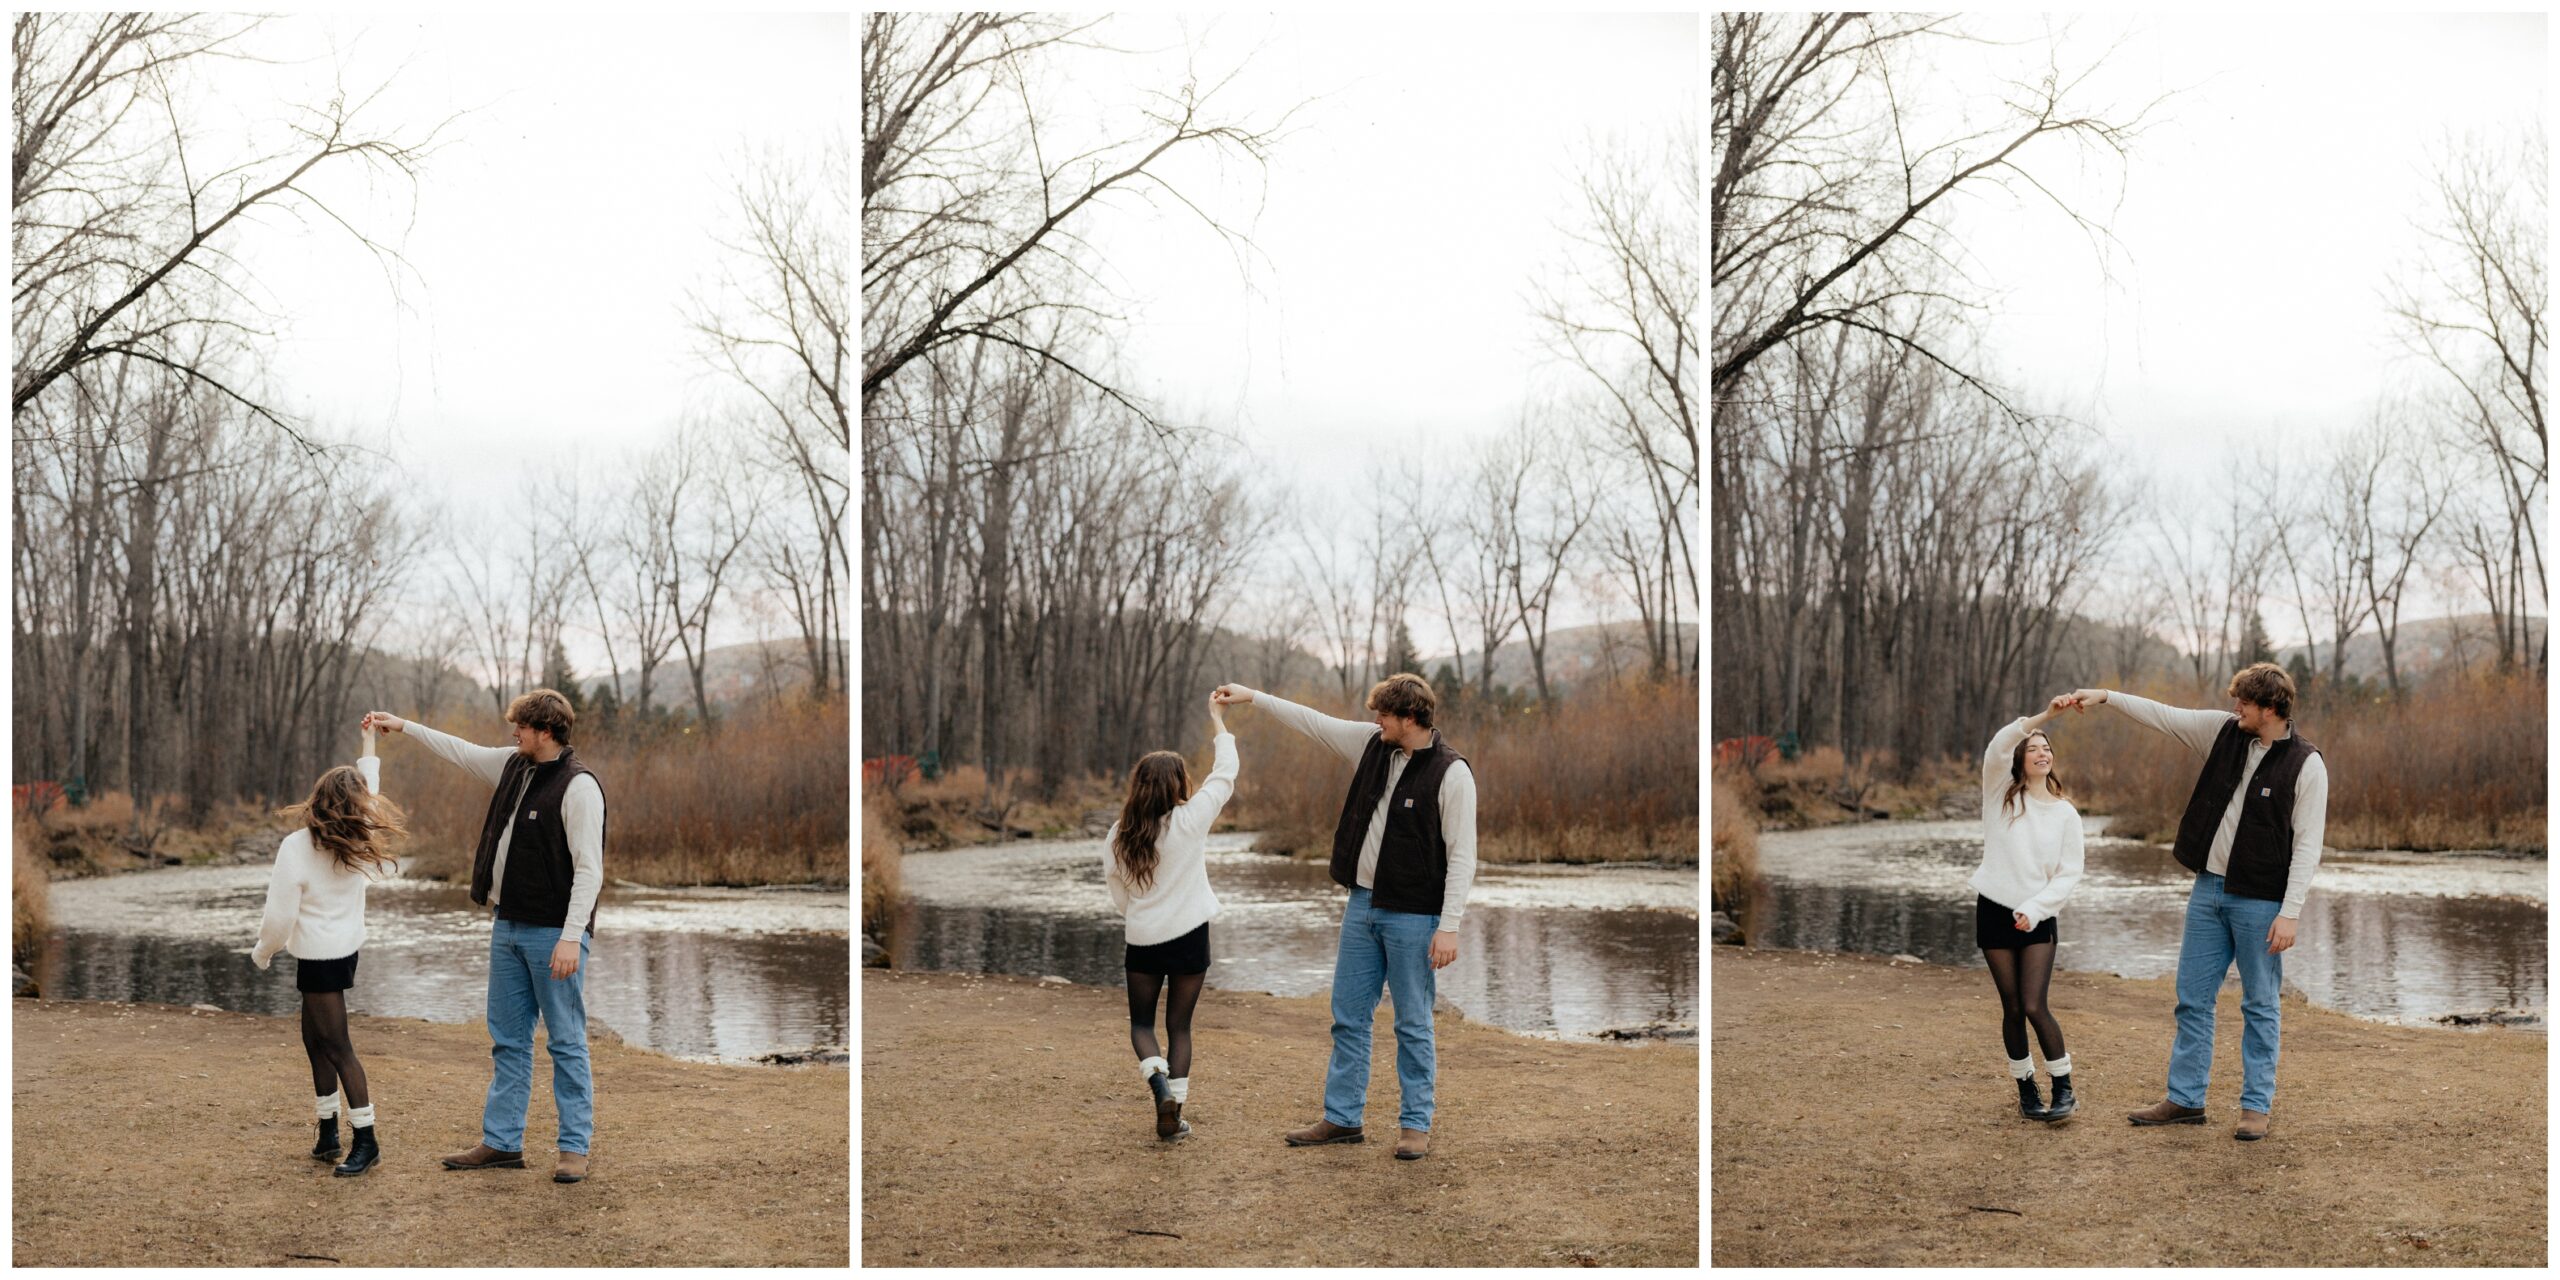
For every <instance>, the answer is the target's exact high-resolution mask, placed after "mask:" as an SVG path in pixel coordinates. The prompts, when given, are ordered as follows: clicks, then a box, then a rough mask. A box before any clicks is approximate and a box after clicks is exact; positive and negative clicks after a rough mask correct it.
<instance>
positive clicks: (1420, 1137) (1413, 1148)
mask: <svg viewBox="0 0 2560 1280" xmlns="http://www.w3.org/2000/svg"><path fill="white" fill-rule="evenodd" d="M1430 1154H1431V1131H1430V1130H1428V1129H1398V1130H1396V1159H1398V1160H1419V1159H1421V1158H1423V1157H1424V1156H1427V1155H1430Z"/></svg>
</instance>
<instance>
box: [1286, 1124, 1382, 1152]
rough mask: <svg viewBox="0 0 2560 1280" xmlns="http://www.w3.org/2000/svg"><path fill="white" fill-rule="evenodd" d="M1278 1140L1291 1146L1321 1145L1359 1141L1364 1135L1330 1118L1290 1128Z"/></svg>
mask: <svg viewBox="0 0 2560 1280" xmlns="http://www.w3.org/2000/svg"><path fill="white" fill-rule="evenodd" d="M1280 1140H1281V1141H1283V1142H1286V1143H1288V1144H1289V1145H1290V1146H1293V1147H1321V1146H1323V1145H1325V1144H1326V1143H1329V1142H1360V1141H1363V1140H1364V1137H1363V1135H1362V1134H1361V1132H1360V1131H1359V1130H1358V1129H1345V1128H1343V1127H1342V1126H1341V1125H1338V1124H1335V1123H1334V1122H1332V1121H1331V1120H1318V1121H1316V1122H1315V1123H1314V1124H1311V1125H1308V1126H1307V1127H1306V1128H1304V1129H1292V1130H1290V1131H1289V1132H1287V1133H1284V1134H1281V1135H1280Z"/></svg>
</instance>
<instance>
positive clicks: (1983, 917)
mask: <svg viewBox="0 0 2560 1280" xmlns="http://www.w3.org/2000/svg"><path fill="white" fill-rule="evenodd" d="M2015 914H2016V912H2014V911H2012V910H2011V909H2010V908H2008V907H2004V906H2001V905H2000V904H1999V903H1997V902H1993V901H1992V900H1991V899H1989V898H1986V897H1983V896H1982V895H1981V894H1978V893H1977V894H1975V895H1973V944H1974V945H1975V946H1977V947H1980V948H1982V949H1983V950H1985V951H2015V950H2017V949H2018V948H2020V947H2031V946H2034V945H2036V944H2037V943H2039V942H2058V941H2060V940H2061V936H2062V935H2061V931H2060V930H2058V929H2056V928H2054V921H2055V920H2056V919H2057V918H2058V917H2055V916H2046V917H2045V918H2044V919H2043V921H2041V922H2040V923H2038V924H2037V925H2036V927H2035V928H2033V929H2030V930H2028V931H2026V932H2024V933H2020V932H2018V922H2017V921H2015V920H2012V919H2010V918H2009V917H2010V916H2012V915H2015Z"/></svg>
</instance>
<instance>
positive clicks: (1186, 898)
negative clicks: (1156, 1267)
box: [1102, 701, 1236, 1140]
mask: <svg viewBox="0 0 2560 1280" xmlns="http://www.w3.org/2000/svg"><path fill="white" fill-rule="evenodd" d="M1209 724H1210V726H1211V727H1212V728H1213V729H1215V730H1216V733H1217V736H1216V738H1215V740H1214V741H1215V743H1216V750H1217V760H1216V763H1215V764H1214V765H1212V766H1211V768H1210V770H1209V776H1208V778H1207V779H1206V780H1205V781H1203V782H1202V783H1201V784H1200V790H1199V791H1198V792H1196V793H1194V792H1192V791H1191V770H1190V767H1189V766H1188V765H1186V764H1184V763H1183V760H1182V757H1181V756H1179V755H1176V754H1174V753H1173V752H1170V751H1150V752H1148V753H1147V754H1146V756H1145V757H1144V758H1142V759H1140V760H1139V761H1138V767H1136V768H1134V769H1131V770H1130V771H1129V795H1128V798H1127V799H1126V800H1124V801H1122V802H1121V805H1120V820H1119V821H1118V822H1115V823H1113V824H1111V833H1110V835H1109V836H1107V837H1106V838H1105V839H1104V841H1103V855H1102V856H1103V864H1104V865H1103V872H1102V882H1103V884H1104V886H1105V887H1106V888H1108V889H1109V890H1110V892H1111V905H1112V906H1115V907H1118V908H1119V909H1120V915H1121V918H1122V920H1123V921H1124V922H1125V924H1124V932H1125V934H1126V936H1127V938H1128V955H1127V960H1126V962H1125V965H1124V967H1125V968H1126V969H1127V970H1128V973H1129V1047H1130V1048H1132V1049H1134V1050H1136V1051H1137V1054H1138V1074H1139V1076H1141V1077H1142V1078H1144V1079H1145V1080H1146V1082H1147V1089H1148V1091H1149V1092H1151V1093H1153V1094H1154V1095H1155V1101H1156V1136H1157V1137H1159V1138H1163V1139H1167V1140H1171V1139H1175V1138H1179V1137H1181V1136H1182V1135H1184V1134H1186V1133H1189V1132H1191V1122H1190V1121H1187V1120H1185V1119H1183V1118H1182V1104H1183V1103H1185V1102H1188V1101H1190V1099H1191V1011H1192V1009H1193V1008H1195V1007H1196V1006H1198V1005H1199V1003H1200V984H1201V983H1202V982H1204V981H1206V980H1207V978H1208V973H1209V921H1210V919H1211V918H1212V917H1214V916H1216V915H1217V914H1218V895H1217V894H1215V893H1212V892H1210V891H1209V864H1208V845H1209V824H1210V823H1212V822H1215V821H1217V818H1218V810H1220V809H1222V808H1224V807H1226V803H1227V797H1229V796H1231V795H1233V794H1235V789H1236V739H1235V735H1234V734H1231V733H1229V732H1227V722H1226V717H1225V715H1224V713H1223V712H1222V711H1221V710H1220V709H1219V707H1218V704H1217V703H1216V702H1214V701H1212V702H1211V703H1210V704H1209ZM1186 797H1187V798H1186ZM1168 979H1170V980H1171V990H1170V991H1169V992H1167V993H1166V995H1165V1001H1164V1031H1165V1039H1166V1041H1167V1043H1166V1044H1165V1046H1164V1047H1163V1048H1162V1049H1161V1050H1160V1049H1159V1048H1158V1047H1157V1045H1156V993H1157V992H1158V991H1159V990H1162V989H1163V988H1165V987H1166V985H1167V980H1168ZM1168 1059H1170V1060H1168Z"/></svg>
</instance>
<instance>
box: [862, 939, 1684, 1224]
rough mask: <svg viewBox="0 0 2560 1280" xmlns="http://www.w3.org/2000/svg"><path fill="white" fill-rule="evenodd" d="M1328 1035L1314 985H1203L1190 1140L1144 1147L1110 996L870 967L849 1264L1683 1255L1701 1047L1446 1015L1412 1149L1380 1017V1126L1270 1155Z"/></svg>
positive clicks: (1389, 1035)
mask: <svg viewBox="0 0 2560 1280" xmlns="http://www.w3.org/2000/svg"><path fill="white" fill-rule="evenodd" d="M1385 1012H1386V1008H1385V1006H1383V1005H1382V1006H1381V1014H1382V1015H1383V1014H1384V1013H1385ZM1331 1026H1332V1022H1331V1019H1330V1017H1329V1016H1328V1015H1327V1013H1326V1006H1325V1001H1324V1000H1323V998H1322V997H1313V996H1310V997H1300V998H1296V999H1282V998H1279V997H1275V996H1268V995H1261V994H1255V993H1247V992H1233V991H1220V990H1217V989H1215V988H1214V987H1213V988H1212V989H1211V990H1210V991H1209V992H1208V993H1207V994H1206V995H1205V996H1204V997H1203V998H1202V999H1201V1002H1200V1010H1199V1013H1198V1015H1197V1016H1196V1018H1195V1020H1194V1022H1193V1036H1194V1052H1195V1055H1196V1056H1195V1061H1194V1064H1193V1067H1192V1077H1191V1079H1192V1085H1191V1105H1190V1107H1189V1108H1188V1109H1186V1111H1185V1115H1186V1116H1187V1117H1188V1118H1189V1119H1191V1120H1192V1122H1193V1133H1192V1135H1191V1136H1190V1137H1189V1138H1187V1139H1184V1140H1183V1141H1181V1142H1179V1143H1159V1142H1158V1141H1156V1137H1155V1129H1154V1111H1153V1109H1152V1108H1151V1107H1150V1106H1149V1105H1148V1104H1147V1101H1146V1098H1147V1094H1146V1090H1145V1088H1144V1087H1143V1086H1142V1085H1141V1084H1140V1083H1139V1082H1138V1078H1137V1062H1136V1059H1135V1058H1134V1056H1133V1055H1131V1053H1130V1052H1129V1043H1128V1013H1127V1004H1126V1002H1125V1000H1124V998H1123V997H1122V996H1121V994H1120V993H1119V992H1116V991H1106V990H1100V989H1097V988H1092V987H1077V986H1070V985H1068V984H1065V983H1057V982H1052V983H1041V982H1035V981H1032V980H1029V979H1021V978H1002V977H980V976H975V975H965V974H937V973H896V972H891V971H888V970H882V969H866V970H864V971H863V975H862V1135H863V1136H862V1261H863V1265H865V1266H955V1265H962V1264H976V1263H999V1264H1010V1265H1032V1266H1045V1265H1057V1264H1085V1265H1104V1266H1110V1265H1126V1266H1343V1265H1353V1266H1396V1265H1418V1266H1430V1265H1455V1264H1469V1265H1487V1266H1556V1265H1573V1264H1575V1263H1582V1264H1586V1265H1594V1264H1596V1265H1604V1266H1617V1265H1645V1266H1694V1265H1696V1263H1697V1260H1698V1112H1697V1105H1698V1102H1697V1099H1698V1050H1697V1048H1696V1046H1694V1045H1665V1044H1653V1045H1639V1046H1619V1045H1589V1044H1564V1043H1559V1042H1555V1041H1547V1040H1537V1039H1531V1038H1529V1037H1525V1036H1516V1035H1512V1034H1509V1033H1507V1032H1503V1031H1498V1030H1495V1029H1493V1028H1490V1027H1485V1026H1480V1025H1477V1024H1473V1023H1469V1022H1466V1021H1464V1020H1463V1019H1460V1018H1459V1017H1457V1016H1456V1015H1455V1014H1453V1013H1451V1012H1449V1011H1447V1010H1442V1011H1441V1013H1440V1014H1439V1018H1438V1030H1439V1037H1438V1038H1439V1056H1440V1080H1439V1095H1438V1098H1439V1112H1438V1115H1437V1116H1436V1117H1435V1119H1434V1123H1433V1135H1432V1141H1433V1147H1432V1153H1431V1155H1430V1156H1429V1157H1428V1158H1427V1159H1423V1160H1418V1161H1412V1162H1402V1161H1398V1160H1396V1159H1394V1158H1393V1154H1392V1153H1393V1151H1394V1136H1395V1127H1394V1126H1395V1089H1396V1086H1395V1062H1394V1052H1395V1051H1394V1044H1395V1034H1394V1032H1393V1030H1392V1029H1391V1028H1390V1026H1389V1024H1388V1022H1387V1020H1386V1018H1385V1017H1384V1016H1382V1017H1381V1018H1380V1020H1379V1022H1378V1026H1377V1036H1376V1040H1375V1044H1376V1046H1377V1053H1378V1057H1377V1059H1376V1062H1375V1064H1374V1066H1373V1067H1372V1069H1371V1074H1370V1090H1369V1115H1368V1119H1369V1122H1370V1126H1369V1128H1370V1134H1371V1137H1370V1140H1369V1141H1368V1142H1366V1143H1365V1144H1362V1145H1359V1146H1348V1145H1345V1146H1331V1147H1310V1148H1303V1149H1292V1148H1289V1147H1286V1146H1284V1145H1282V1143H1281V1141H1280V1134H1281V1133H1282V1131H1284V1130H1287V1129H1293V1128H1296V1127H1298V1126H1300V1125H1303V1124H1308V1123H1311V1122H1313V1121H1314V1120H1315V1119H1316V1118H1317V1117H1318V1115H1319V1114H1320V1111H1321V1097H1320V1095H1321V1091H1322V1088H1323V1080H1324V1069H1325V1059H1326V1057H1327V1055H1328V1054H1329V1052H1330V1036H1331ZM1139 1232H1165V1233H1170V1234H1169V1235H1154V1234H1145V1235H1142V1234H1137V1233H1139Z"/></svg>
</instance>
